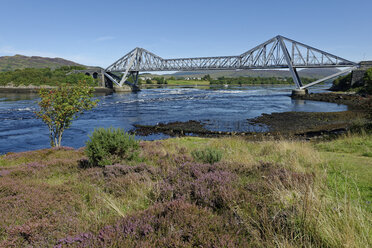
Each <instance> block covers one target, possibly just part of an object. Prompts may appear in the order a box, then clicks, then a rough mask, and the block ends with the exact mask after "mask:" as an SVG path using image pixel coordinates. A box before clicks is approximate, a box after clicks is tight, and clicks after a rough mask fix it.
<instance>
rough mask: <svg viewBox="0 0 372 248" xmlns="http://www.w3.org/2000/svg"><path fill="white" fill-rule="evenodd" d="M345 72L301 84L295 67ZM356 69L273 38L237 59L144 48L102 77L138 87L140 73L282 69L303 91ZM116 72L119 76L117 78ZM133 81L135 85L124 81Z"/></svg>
mask: <svg viewBox="0 0 372 248" xmlns="http://www.w3.org/2000/svg"><path fill="white" fill-rule="evenodd" d="M340 67H347V68H346V69H344V70H342V71H340V72H337V73H335V74H333V75H330V76H328V77H325V78H322V79H319V80H317V81H315V82H312V83H309V84H307V85H303V84H302V83H301V79H300V77H299V76H298V73H297V68H340ZM356 67H358V64H357V63H354V62H352V61H349V60H346V59H343V58H341V57H338V56H336V55H333V54H330V53H327V52H324V51H321V50H319V49H317V48H314V47H311V46H308V45H305V44H303V43H301V42H298V41H295V40H292V39H289V38H286V37H283V36H280V35H278V36H276V37H274V38H272V39H270V40H268V41H266V42H264V43H262V44H260V45H258V46H256V47H254V48H252V49H250V50H249V51H247V52H245V53H242V54H240V55H237V56H218V57H199V58H177V59H163V58H161V57H159V56H157V55H155V54H153V53H151V52H149V51H147V50H146V49H143V48H138V47H137V48H135V49H133V50H132V51H130V52H129V53H127V54H126V55H124V56H123V57H122V58H120V59H118V60H117V61H116V62H115V63H113V64H112V65H110V66H109V67H107V68H106V69H105V72H104V74H105V76H106V77H107V78H109V79H110V80H111V81H112V82H113V83H114V84H116V85H118V86H123V84H128V85H130V86H131V87H132V88H137V79H138V73H139V72H140V71H146V72H150V71H202V70H240V69H243V70H244V69H255V70H257V69H283V68H288V69H289V71H290V72H291V75H292V77H293V81H294V83H295V85H296V87H297V89H306V88H307V87H310V86H312V85H315V84H318V83H321V82H323V81H325V80H328V79H330V78H333V77H336V76H339V75H341V74H344V73H346V72H348V71H351V70H353V69H354V68H356ZM117 73H120V74H122V76H121V77H120V76H118V75H117ZM129 77H132V78H133V82H134V83H130V82H128V81H127V79H128V78H129Z"/></svg>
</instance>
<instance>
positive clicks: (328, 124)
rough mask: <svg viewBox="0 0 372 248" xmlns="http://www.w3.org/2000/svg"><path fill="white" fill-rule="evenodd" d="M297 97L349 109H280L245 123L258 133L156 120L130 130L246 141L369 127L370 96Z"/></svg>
mask: <svg viewBox="0 0 372 248" xmlns="http://www.w3.org/2000/svg"><path fill="white" fill-rule="evenodd" d="M295 99H297V100H313V101H324V102H332V103H337V104H344V105H347V106H349V109H350V110H348V111H341V112H281V113H272V114H262V115H261V116H259V117H256V118H253V119H248V120H247V122H248V123H250V124H252V125H256V126H262V127H263V128H262V129H263V130H265V129H268V130H267V131H260V132H223V131H211V130H208V129H207V128H205V125H204V124H203V123H201V122H198V121H193V120H190V121H187V122H170V123H159V124H157V125H135V127H136V129H135V130H134V131H133V133H136V134H139V135H143V136H147V135H151V134H156V133H163V134H166V135H169V136H171V137H182V136H188V135H191V136H194V135H196V136H200V137H223V136H242V137H244V138H245V139H248V140H262V139H266V138H267V137H271V138H274V139H282V138H287V139H306V140H308V139H319V138H328V137H330V136H334V135H340V134H342V133H345V132H347V131H349V130H350V129H352V128H362V129H363V128H369V127H370V125H371V124H370V121H369V120H368V118H367V114H366V112H365V110H366V108H367V104H368V101H370V97H365V96H360V95H357V94H347V93H316V94H309V95H305V96H298V97H295Z"/></svg>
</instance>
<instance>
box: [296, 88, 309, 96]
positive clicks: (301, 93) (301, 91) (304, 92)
mask: <svg viewBox="0 0 372 248" xmlns="http://www.w3.org/2000/svg"><path fill="white" fill-rule="evenodd" d="M307 94H309V91H308V90H307V89H294V90H292V96H304V95H307Z"/></svg>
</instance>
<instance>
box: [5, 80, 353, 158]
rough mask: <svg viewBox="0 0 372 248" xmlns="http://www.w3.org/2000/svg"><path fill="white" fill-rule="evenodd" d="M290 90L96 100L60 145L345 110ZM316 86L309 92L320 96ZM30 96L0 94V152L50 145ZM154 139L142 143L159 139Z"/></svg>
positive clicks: (165, 90)
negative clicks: (139, 130) (99, 130)
mask: <svg viewBox="0 0 372 248" xmlns="http://www.w3.org/2000/svg"><path fill="white" fill-rule="evenodd" d="M291 89H292V86H271V85H270V86H242V87H239V86H233V87H228V88H225V87H210V88H209V87H205V86H203V88H200V87H197V88H196V87H185V86H182V87H176V86H173V87H167V86H165V87H164V86H161V87H160V88H156V89H153V88H152V89H144V90H142V91H140V92H138V93H120V94H111V95H104V94H102V95H97V96H96V97H97V98H98V99H99V100H100V102H99V104H98V106H97V107H96V108H95V109H93V110H92V111H89V112H86V113H85V114H83V115H82V116H80V117H79V118H78V119H77V120H75V121H74V122H73V124H72V126H71V128H70V129H68V130H66V131H65V134H64V136H63V141H62V143H63V145H65V146H72V147H81V146H84V142H85V141H86V140H87V138H88V137H87V135H88V134H89V133H91V132H92V131H93V130H94V128H96V127H110V126H112V127H121V128H124V129H125V130H127V131H128V130H132V129H133V125H134V124H143V125H155V124H157V123H160V122H163V123H167V122H175V121H188V120H198V121H201V122H202V123H203V124H205V127H206V128H208V129H210V130H214V131H240V132H250V131H265V130H266V128H265V127H264V126H258V125H253V124H251V123H249V121H248V120H247V119H250V118H254V117H257V116H260V115H261V114H262V113H267V114H269V113H272V112H285V111H316V112H326V111H344V110H346V109H347V107H346V106H344V105H337V104H334V103H323V102H315V101H301V100H292V99H291V98H290V97H289V96H290V93H291ZM321 90H322V88H321V87H318V88H315V89H312V91H313V92H314V91H321ZM36 100H37V95H35V94H0V153H6V152H11V151H12V152H15V151H23V150H30V149H40V148H45V147H48V146H49V137H48V130H47V127H46V126H45V124H43V123H42V122H41V120H38V119H36V118H35V115H34V114H33V111H35V110H36V109H37V104H36ZM165 137H166V136H165V135H161V134H156V135H152V136H148V137H139V138H142V139H160V138H165Z"/></svg>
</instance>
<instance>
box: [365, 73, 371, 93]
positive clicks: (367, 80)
mask: <svg viewBox="0 0 372 248" xmlns="http://www.w3.org/2000/svg"><path fill="white" fill-rule="evenodd" d="M363 81H364V83H365V86H366V92H367V93H368V94H372V68H369V69H368V70H367V71H366V72H365V74H364V78H363Z"/></svg>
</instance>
